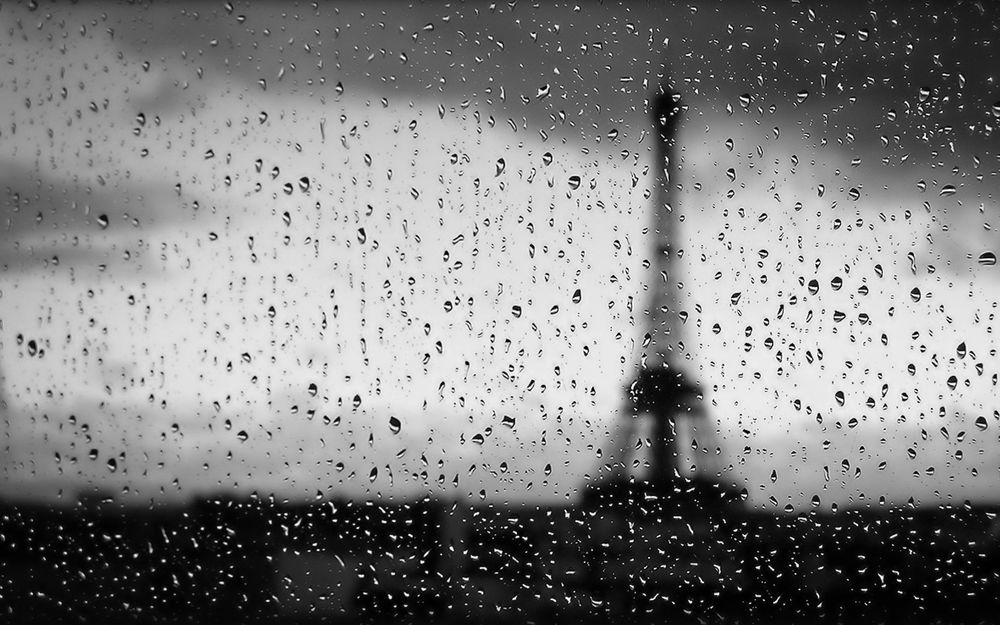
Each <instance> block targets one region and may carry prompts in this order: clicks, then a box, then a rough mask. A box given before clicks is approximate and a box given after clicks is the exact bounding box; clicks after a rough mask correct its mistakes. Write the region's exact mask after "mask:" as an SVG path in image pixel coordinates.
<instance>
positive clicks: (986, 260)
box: [979, 252, 997, 267]
mask: <svg viewBox="0 0 1000 625" xmlns="http://www.w3.org/2000/svg"><path fill="white" fill-rule="evenodd" d="M979 264H980V265H983V266H984V267H992V266H993V265H996V264H997V255H996V254H994V253H993V252H983V253H982V254H980V255H979Z"/></svg>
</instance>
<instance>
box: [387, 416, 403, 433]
mask: <svg viewBox="0 0 1000 625" xmlns="http://www.w3.org/2000/svg"><path fill="white" fill-rule="evenodd" d="M402 427H403V424H402V423H400V421H399V419H397V418H396V417H389V431H390V432H392V433H393V434H399V430H401V429H402Z"/></svg>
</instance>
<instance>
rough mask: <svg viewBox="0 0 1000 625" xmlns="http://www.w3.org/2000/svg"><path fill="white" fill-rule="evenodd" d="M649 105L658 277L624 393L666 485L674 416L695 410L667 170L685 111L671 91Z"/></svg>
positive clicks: (672, 458)
mask: <svg viewBox="0 0 1000 625" xmlns="http://www.w3.org/2000/svg"><path fill="white" fill-rule="evenodd" d="M650 105H651V106H650V113H651V115H652V123H653V128H654V130H655V137H656V139H657V161H656V171H657V174H658V175H657V178H658V185H657V194H656V203H655V205H654V210H653V221H654V224H653V227H654V232H653V233H654V237H655V244H654V245H655V249H654V257H655V263H654V265H655V269H656V278H655V280H654V283H653V285H651V288H650V302H649V309H648V312H649V317H648V319H649V320H648V326H647V331H646V334H645V336H644V337H643V348H642V353H641V356H640V372H639V374H638V376H637V377H636V379H635V380H634V381H633V382H632V383H631V385H630V387H629V389H628V391H629V399H630V400H631V402H632V405H633V408H634V410H635V412H636V413H637V414H648V415H651V417H652V418H653V420H654V423H653V428H652V431H653V437H652V438H653V440H652V443H653V450H652V458H651V462H650V464H651V471H650V481H652V482H654V483H658V484H661V485H666V484H669V483H670V482H672V481H673V480H675V464H676V462H677V451H678V450H677V447H676V431H675V426H676V420H677V418H678V416H679V415H681V414H691V413H694V414H697V412H696V411H697V407H698V401H699V399H700V391H699V389H698V387H697V386H696V385H694V384H693V383H692V382H691V381H690V380H688V379H687V378H686V376H685V374H684V372H683V371H682V369H681V366H680V360H681V358H682V356H681V350H682V342H681V336H680V326H681V322H680V318H679V312H680V310H679V306H678V302H679V297H678V287H677V282H678V280H677V275H676V269H677V257H678V254H679V253H680V248H679V247H678V246H677V244H676V240H677V233H678V227H679V224H680V220H679V217H678V213H677V210H676V209H675V206H674V204H673V201H672V195H673V194H672V188H673V186H674V185H673V183H672V181H671V179H670V174H671V171H672V170H674V169H675V168H676V157H675V153H676V138H677V128H678V125H679V123H680V120H681V114H682V110H683V109H682V105H681V99H680V95H679V94H678V93H675V92H673V91H671V90H669V89H667V90H664V91H661V92H660V93H658V94H656V95H655V96H654V97H653V99H652V101H651V103H650Z"/></svg>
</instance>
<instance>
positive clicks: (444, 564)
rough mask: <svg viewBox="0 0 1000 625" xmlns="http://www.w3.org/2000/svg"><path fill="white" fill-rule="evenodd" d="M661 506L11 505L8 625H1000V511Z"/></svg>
mask: <svg viewBox="0 0 1000 625" xmlns="http://www.w3.org/2000/svg"><path fill="white" fill-rule="evenodd" d="M650 502H651V503H650ZM671 505H673V506H674V507H673V508H671V509H667V507H665V506H664V505H662V504H658V503H657V502H656V498H655V497H651V496H649V495H645V496H644V497H643V499H642V500H641V501H638V502H637V501H635V500H632V501H603V502H600V501H599V502H597V503H593V502H591V504H588V505H583V506H579V507H573V508H539V507H530V508H499V507H493V506H483V507H475V508H468V507H465V506H461V505H454V504H450V503H449V504H443V503H440V502H435V501H431V500H425V501H422V502H417V503H412V504H407V505H402V504H400V505H380V504H376V503H372V502H363V503H357V502H349V501H321V502H317V503H315V504H313V505H302V506H292V505H279V504H275V503H271V502H265V501H260V500H253V499H251V500H244V501H236V500H228V499H219V500H211V501H202V502H199V503H197V504H195V505H193V506H190V507H187V508H172V509H155V510H134V509H123V508H122V507H120V506H118V505H116V504H114V503H113V502H110V501H105V502H103V503H102V502H100V501H91V502H90V503H88V504H85V505H80V506H77V507H75V508H71V509H51V508H45V507H32V506H24V505H6V506H5V507H3V508H0V554H2V560H0V562H2V567H0V622H2V623H60V622H73V623H77V622H80V623H338V622H343V623H360V622H444V623H464V622H469V623H472V622H475V623H508V622H509V623H532V622H533V623H556V622H572V623H577V624H579V623H606V622H630V623H647V622H649V623H758V622H760V623H774V622H777V623H785V622H787V623H802V622H808V621H816V622H823V623H840V622H845V623H846V622H857V623H904V622H906V623H936V622H940V623H979V622H981V623H994V622H997V619H998V618H1000V616H998V615H1000V521H998V519H997V516H996V514H995V513H994V512H993V511H992V510H982V509H974V508H970V507H964V508H949V509H935V510H918V509H895V510H882V511H879V512H859V511H850V512H842V513H839V514H837V515H833V516H822V515H800V516H791V515H789V516H765V515H755V514H749V513H747V512H746V511H745V510H743V509H741V508H740V507H738V506H736V507H734V506H729V507H726V506H719V507H718V509H717V510H716V509H712V510H706V509H704V506H703V505H699V506H696V505H695V504H692V503H691V502H690V501H681V502H679V503H675V504H671ZM657 506H660V507H659V508H657ZM650 510H652V512H651V511H650Z"/></svg>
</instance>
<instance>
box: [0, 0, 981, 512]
mask: <svg viewBox="0 0 1000 625" xmlns="http://www.w3.org/2000/svg"><path fill="white" fill-rule="evenodd" d="M725 8H726V12H723V11H722V8H721V7H716V6H714V5H707V6H702V5H698V4H696V5H690V6H689V5H677V6H675V7H673V8H659V7H657V8H656V9H651V8H649V7H644V6H641V5H638V4H636V5H626V6H606V5H600V6H598V5H590V4H582V5H580V7H574V6H573V5H567V6H564V7H557V8H536V7H533V6H530V5H528V4H524V3H518V4H516V5H514V6H513V7H512V6H510V5H507V4H498V5H496V6H495V8H492V9H491V8H488V7H487V6H481V7H478V8H477V7H476V6H464V5H460V6H458V7H453V6H449V5H445V4H439V5H428V6H425V5H421V6H419V7H415V8H405V7H399V6H397V5H395V4H386V5H384V6H381V5H377V4H372V3H364V4H357V5H354V4H344V5H340V6H339V8H337V7H324V8H322V9H320V10H316V9H313V8H312V7H310V6H308V5H301V6H299V7H297V8H288V7H286V6H284V5H273V6H261V5H255V6H254V7H250V6H235V7H233V8H232V10H231V11H230V10H228V8H227V6H226V5H225V4H224V3H219V4H214V3H213V4H200V3H199V4H195V5H194V6H193V7H192V8H190V9H184V8H182V7H181V6H179V5H170V6H156V7H150V8H147V7H138V8H135V7H130V8H122V7H117V6H108V7H101V6H98V5H86V6H82V7H73V8H68V7H60V8H59V9H58V10H56V9H52V10H51V12H48V11H47V10H46V7H45V6H43V7H41V8H39V9H38V10H35V11H30V10H29V9H28V8H21V7H11V6H7V5H4V7H3V8H2V9H0V21H2V23H3V25H4V26H5V28H4V30H3V35H2V37H3V40H2V44H0V45H2V46H3V55H4V57H6V59H7V62H6V63H4V64H3V65H2V66H0V104H2V108H0V110H2V111H3V113H2V116H3V119H2V125H0V158H2V159H3V167H2V168H0V177H2V178H3V179H2V180H0V187H2V188H3V190H4V195H3V199H4V207H3V210H4V224H3V225H4V234H3V247H2V249H0V262H2V263H3V268H4V269H3V284H2V285H0V289H2V297H0V320H2V331H0V368H2V369H0V373H2V376H3V382H2V392H3V394H4V398H5V400H6V402H7V407H6V414H5V421H4V427H5V430H4V436H5V441H4V454H5V456H4V463H3V467H4V473H3V476H4V477H3V483H2V492H4V493H5V494H6V495H8V496H26V495H27V496H34V497H43V498H49V499H52V498H56V497H58V496H59V493H60V492H62V493H63V497H64V498H72V497H74V496H75V494H76V493H77V492H78V491H79V490H80V489H82V488H86V487H88V486H98V487H100V488H103V489H108V490H111V491H112V492H119V491H120V490H121V489H124V488H127V489H128V491H127V493H126V494H125V497H124V498H125V499H127V500H131V501H135V502H148V501H150V500H153V501H172V500H176V499H183V498H185V497H188V496H192V495H194V494H205V493H213V492H218V491H227V490H233V489H235V490H237V491H239V492H244V493H245V492H250V491H252V490H257V491H259V492H262V493H274V494H275V495H277V496H279V497H288V498H295V499H301V498H312V497H315V496H316V495H317V493H319V494H322V495H323V496H334V495H341V496H342V495H347V496H354V497H383V498H388V497H393V498H399V497H413V496H419V495H422V494H424V493H431V494H434V495H435V496H443V497H455V496H458V497H473V498H476V499H479V498H482V497H485V498H486V499H488V500H491V501H496V502H512V503H518V502H535V501H558V502H565V501H572V500H574V499H575V498H576V497H577V496H578V495H579V493H580V492H581V489H582V488H584V486H585V485H586V484H587V483H588V481H589V480H591V479H592V478H593V477H594V476H596V475H598V473H599V472H600V471H601V467H602V466H603V465H605V464H609V463H613V462H614V461H615V460H616V459H620V458H621V456H622V455H621V454H620V453H617V452H616V448H617V447H620V446H621V445H622V444H624V443H623V440H622V437H621V430H622V425H623V424H624V423H627V418H628V417H627V415H626V413H625V412H624V410H623V391H622V389H623V387H624V385H625V383H626V381H627V380H629V379H631V378H632V377H633V376H634V375H635V371H636V364H637V354H638V349H637V347H638V346H637V343H638V342H640V341H641V337H642V336H643V335H644V334H645V332H646V331H648V328H647V327H646V326H645V322H646V318H647V314H646V310H647V309H648V307H649V306H650V303H651V301H652V298H651V295H650V289H655V288H656V287H655V285H656V284H657V281H658V280H659V277H658V276H654V275H651V274H650V272H649V271H647V270H646V269H644V263H643V261H644V260H646V259H649V258H650V254H651V253H652V251H653V249H654V247H655V244H656V237H657V236H659V235H658V234H657V233H656V232H655V231H654V229H653V227H652V226H653V224H654V223H655V221H654V218H653V211H654V209H655V197H656V196H655V189H656V184H657V183H656V175H657V172H656V167H657V165H656V163H655V162H654V161H655V158H654V156H655V145H654V143H653V142H652V136H651V135H650V131H651V127H650V123H649V119H648V114H647V112H646V98H647V96H648V95H649V94H650V93H652V92H653V91H654V90H655V89H656V88H657V86H658V85H659V84H660V83H661V81H662V79H663V76H664V75H665V73H666V72H665V69H664V60H665V59H669V60H670V63H671V69H670V76H671V77H672V82H673V85H674V87H675V88H676V89H677V90H678V91H680V92H681V93H682V94H683V96H684V101H685V104H686V107H687V109H686V111H685V117H684V122H683V126H682V131H681V137H680V146H681V151H680V162H679V163H678V165H679V170H677V171H675V172H674V174H673V179H674V181H675V185H676V187H675V191H676V192H675V201H676V204H677V205H678V209H679V210H680V211H681V212H682V214H683V215H684V217H685V221H684V224H683V227H682V229H681V231H680V232H679V233H678V237H677V238H678V241H680V243H681V247H682V248H683V249H684V252H685V255H684V260H683V262H682V266H681V271H680V276H679V277H678V278H677V279H678V280H679V281H681V282H682V283H683V289H682V293H684V296H683V298H682V302H681V303H680V306H681V308H683V309H684V310H685V311H686V312H687V313H688V317H687V322H686V323H685V324H684V325H683V327H682V329H681V330H680V332H681V336H682V339H683V340H684V342H685V345H686V347H687V350H686V353H687V357H688V359H689V360H688V361H687V362H686V366H687V368H688V370H689V372H690V373H691V375H692V376H694V377H696V378H697V379H698V380H699V381H700V383H701V384H702V385H703V387H704V388H705V389H706V390H707V391H708V392H707V395H706V400H705V401H706V404H707V406H708V410H707V419H705V420H704V422H703V423H701V424H700V425H699V426H698V430H697V432H696V433H695V439H696V440H698V442H699V443H700V444H701V445H702V446H704V447H706V448H707V449H708V450H709V452H710V453H709V454H708V455H709V456H710V457H711V461H710V462H707V461H705V460H704V459H702V460H700V461H699V464H702V465H704V466H705V467H707V470H710V471H713V472H715V471H718V472H720V473H721V478H720V479H723V480H725V481H727V482H737V483H739V484H741V485H743V486H745V487H746V488H747V490H748V492H749V497H750V504H751V505H753V506H757V507H763V508H766V509H775V510H779V509H783V508H784V507H785V506H786V505H790V506H792V507H793V508H796V509H800V508H805V507H809V506H810V505H811V502H812V500H813V497H814V496H817V497H819V499H820V502H821V503H820V505H821V506H823V507H824V508H828V507H829V505H830V504H832V503H838V504H839V505H840V506H852V505H853V506H858V505H866V504H867V503H871V502H874V501H877V500H878V499H879V497H885V498H886V499H887V500H888V501H890V502H905V501H906V500H907V499H909V498H911V497H912V498H914V499H915V500H918V501H920V502H921V503H923V504H932V503H935V502H941V501H949V500H955V499H957V500H959V501H960V500H962V499H965V498H970V499H973V500H976V501H987V500H990V497H991V496H992V497H995V495H994V493H996V492H1000V491H998V490H997V488H998V487H1000V446H998V440H997V432H998V431H1000V419H998V416H997V413H996V409H997V406H996V402H995V399H994V395H995V385H996V383H995V381H994V379H993V376H994V375H995V374H996V373H998V372H997V367H996V362H997V358H996V353H995V351H994V350H995V348H996V343H995V338H994V333H993V331H992V325H993V323H994V321H995V320H994V318H993V315H994V314H995V312H996V309H995V306H996V299H995V295H994V294H995V293H996V287H997V285H998V280H997V275H996V272H997V268H996V266H995V265H992V264H987V263H986V259H988V258H989V256H988V255H989V254H990V253H993V252H995V251H996V248H997V236H996V235H995V234H994V233H993V230H992V227H991V223H992V222H993V213H994V212H995V211H996V210H997V207H996V193H997V184H998V182H997V177H996V175H997V169H998V166H997V153H996V149H995V144H996V143H995V138H994V137H993V133H994V127H995V125H996V124H997V123H998V118H997V117H998V115H1000V108H997V107H996V106H995V104H994V103H996V102H997V101H998V100H1000V94H998V89H997V83H996V73H995V72H996V70H995V67H997V64H996V52H997V46H996V44H995V42H996V41H997V37H996V32H995V30H994V29H995V24H996V22H997V20H995V19H993V17H995V16H990V15H984V9H980V8H978V7H977V6H976V5H963V6H962V7H958V8H955V9H951V10H948V11H937V9H935V8H933V7H932V8H928V9H922V10H912V9H905V10H904V9H898V8H897V9H888V10H887V9H882V8H881V7H875V8H874V9H872V8H871V7H869V6H861V5H859V6H858V7H857V8H856V10H845V9H844V8H843V7H842V6H841V5H836V6H829V7H820V8H815V7H814V8H813V9H811V10H810V9H808V8H806V7H801V6H799V5H780V6H779V5H776V6H775V7H774V8H767V7H765V8H759V7H755V6H752V5H749V4H747V5H740V6H738V7H736V8H735V9H734V8H733V7H731V6H729V5H727V6H726V7H725ZM576 177H578V182H577V178H576ZM984 255H986V256H984ZM981 258H982V260H981ZM813 280H815V281H816V282H815V287H812V286H811V281H813ZM836 284H839V285H842V286H840V287H839V288H835V285H836ZM841 314H842V315H841ZM841 316H843V318H841ZM960 346H962V347H961V348H960ZM910 365H912V371H911V370H910V369H909V368H908V367H909V366H910ZM951 376H954V378H955V383H954V384H953V385H950V384H949V378H950V377H951ZM951 386H955V388H951ZM838 393H840V394H838ZM841 394H842V395H841ZM978 419H981V420H980V421H979V422H978V424H977V420H978ZM984 428H985V429H984ZM628 444H629V445H631V443H630V442H629V443H628ZM716 448H718V452H716ZM696 455H698V456H703V454H696ZM111 460H113V461H114V462H113V470H112V467H111V466H109V461H111ZM626 461H627V459H626ZM682 462H683V464H685V465H686V464H688V463H690V462H691V461H690V460H689V459H684V460H683V461H682ZM425 473H426V475H425ZM529 486H530V487H529Z"/></svg>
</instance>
